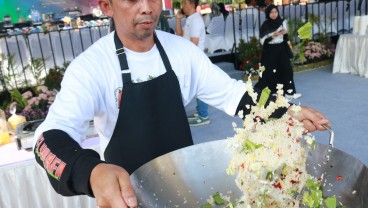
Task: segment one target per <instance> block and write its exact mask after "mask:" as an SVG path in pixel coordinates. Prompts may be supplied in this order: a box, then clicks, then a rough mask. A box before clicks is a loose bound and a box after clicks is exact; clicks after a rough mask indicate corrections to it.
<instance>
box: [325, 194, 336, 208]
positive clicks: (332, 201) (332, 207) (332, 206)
mask: <svg viewBox="0 0 368 208" xmlns="http://www.w3.org/2000/svg"><path fill="white" fill-rule="evenodd" d="M324 202H325V205H326V207H327V208H336V197H335V196H332V197H328V198H326V199H325V200H324Z"/></svg>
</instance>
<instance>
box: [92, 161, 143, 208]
mask: <svg viewBox="0 0 368 208" xmlns="http://www.w3.org/2000/svg"><path fill="white" fill-rule="evenodd" d="M89 182H90V184H91V188H92V191H93V194H94V196H95V198H96V203H97V206H99V207H101V208H104V207H111V208H128V207H137V206H138V202H137V198H136V196H135V193H134V189H133V187H132V184H131V182H130V177H129V174H128V172H127V171H126V170H124V169H123V168H121V167H119V166H116V165H111V164H105V163H100V164H98V165H97V166H96V167H94V168H93V170H92V173H91V176H90V178H89Z"/></svg>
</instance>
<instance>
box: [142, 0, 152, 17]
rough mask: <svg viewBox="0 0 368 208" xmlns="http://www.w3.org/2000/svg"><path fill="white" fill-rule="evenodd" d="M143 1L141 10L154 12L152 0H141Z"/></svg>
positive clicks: (145, 12)
mask: <svg viewBox="0 0 368 208" xmlns="http://www.w3.org/2000/svg"><path fill="white" fill-rule="evenodd" d="M140 2H141V12H142V13H143V14H151V13H152V5H151V4H152V0H140Z"/></svg>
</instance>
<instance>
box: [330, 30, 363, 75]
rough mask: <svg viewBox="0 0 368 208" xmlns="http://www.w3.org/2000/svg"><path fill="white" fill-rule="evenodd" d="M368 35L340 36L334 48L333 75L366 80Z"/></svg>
mask: <svg viewBox="0 0 368 208" xmlns="http://www.w3.org/2000/svg"><path fill="white" fill-rule="evenodd" d="M367 48H368V35H341V36H340V38H339V41H338V42H337V46H336V53H335V58H334V64H333V73H351V74H354V75H359V76H363V77H366V78H368V58H367V57H368V51H367Z"/></svg>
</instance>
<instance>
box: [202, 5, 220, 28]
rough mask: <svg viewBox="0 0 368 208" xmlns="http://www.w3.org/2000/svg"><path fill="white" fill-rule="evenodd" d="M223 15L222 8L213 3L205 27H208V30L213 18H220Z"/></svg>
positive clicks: (205, 17) (205, 19)
mask: <svg viewBox="0 0 368 208" xmlns="http://www.w3.org/2000/svg"><path fill="white" fill-rule="evenodd" d="M220 15H222V13H221V12H220V7H219V5H218V4H216V3H215V2H212V3H211V13H209V14H206V15H205V16H204V25H205V26H206V28H208V26H209V25H210V23H211V20H212V18H214V17H218V16H220Z"/></svg>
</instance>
